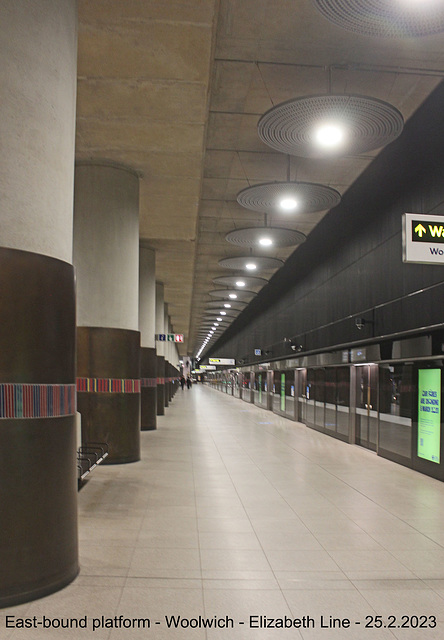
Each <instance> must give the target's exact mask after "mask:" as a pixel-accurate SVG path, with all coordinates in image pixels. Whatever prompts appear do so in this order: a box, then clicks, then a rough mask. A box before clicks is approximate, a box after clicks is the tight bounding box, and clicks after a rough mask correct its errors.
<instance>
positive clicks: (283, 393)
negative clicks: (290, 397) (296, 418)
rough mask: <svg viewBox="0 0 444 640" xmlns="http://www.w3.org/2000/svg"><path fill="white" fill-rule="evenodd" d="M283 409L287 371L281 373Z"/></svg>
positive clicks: (283, 405) (282, 406)
mask: <svg viewBox="0 0 444 640" xmlns="http://www.w3.org/2000/svg"><path fill="white" fill-rule="evenodd" d="M281 411H285V373H281Z"/></svg>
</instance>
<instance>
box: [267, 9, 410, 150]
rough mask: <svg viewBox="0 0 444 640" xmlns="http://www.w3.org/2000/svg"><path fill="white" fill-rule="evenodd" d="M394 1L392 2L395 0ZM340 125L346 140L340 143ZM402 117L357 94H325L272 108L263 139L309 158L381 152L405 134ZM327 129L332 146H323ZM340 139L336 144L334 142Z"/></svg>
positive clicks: (377, 101)
mask: <svg viewBox="0 0 444 640" xmlns="http://www.w3.org/2000/svg"><path fill="white" fill-rule="evenodd" d="M391 2H393V0H391ZM336 127H339V128H340V129H341V131H342V133H341V136H343V139H342V142H341V144H339V137H340V136H339V133H338V132H336V134H335V135H333V128H336ZM403 127H404V119H403V117H402V115H401V113H400V112H399V111H398V110H397V109H396V108H395V107H393V106H392V105H391V104H389V103H387V102H383V101H382V100H377V99H375V98H369V97H367V96H359V95H345V94H327V95H321V96H308V97H304V98H296V99H293V100H288V101H287V102H283V103H281V104H278V105H277V106H275V107H272V108H271V109H270V110H269V111H267V112H266V113H264V115H263V116H262V118H261V119H260V120H259V122H258V133H259V137H260V138H261V140H262V141H263V142H265V144H267V145H268V146H270V147H272V148H273V149H276V150H277V151H281V152H283V153H286V154H289V155H294V156H302V157H305V158H329V157H339V156H345V155H347V156H350V155H359V154H361V153H366V152H367V151H372V150H374V149H380V148H381V147H384V146H385V145H387V144H389V143H390V142H393V140H395V139H396V138H397V137H398V136H399V135H400V134H401V132H402V129H403ZM320 129H321V130H322V129H324V134H325V133H326V132H327V133H328V132H329V135H326V136H325V137H326V139H328V138H329V139H330V141H331V142H330V144H327V145H325V144H324V145H321V144H319V140H318V136H319V130H320ZM334 140H336V144H335V145H333V144H332V141H334Z"/></svg>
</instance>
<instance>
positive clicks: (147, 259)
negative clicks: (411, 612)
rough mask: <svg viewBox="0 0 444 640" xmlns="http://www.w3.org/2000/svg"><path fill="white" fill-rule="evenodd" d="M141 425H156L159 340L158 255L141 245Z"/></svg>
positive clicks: (149, 429) (145, 427)
mask: <svg viewBox="0 0 444 640" xmlns="http://www.w3.org/2000/svg"><path fill="white" fill-rule="evenodd" d="M139 295H140V305H139V326H140V340H141V349H140V383H141V397H140V400H141V429H142V431H152V430H153V429H156V427H157V419H156V415H157V358H156V343H155V339H154V335H155V333H156V255H155V252H154V251H153V249H149V248H146V247H143V246H141V247H140V271H139Z"/></svg>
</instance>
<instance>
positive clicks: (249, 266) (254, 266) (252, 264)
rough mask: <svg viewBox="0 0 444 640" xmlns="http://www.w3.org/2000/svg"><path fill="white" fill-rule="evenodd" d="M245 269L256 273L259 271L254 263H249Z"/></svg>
mask: <svg viewBox="0 0 444 640" xmlns="http://www.w3.org/2000/svg"><path fill="white" fill-rule="evenodd" d="M245 269H248V271H254V270H255V269H257V266H256V265H255V264H254V262H247V264H246V265H245Z"/></svg>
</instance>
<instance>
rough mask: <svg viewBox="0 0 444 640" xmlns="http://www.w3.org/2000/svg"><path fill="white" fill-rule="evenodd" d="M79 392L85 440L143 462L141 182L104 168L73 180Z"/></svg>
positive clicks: (120, 459)
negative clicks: (141, 435) (140, 317)
mask: <svg viewBox="0 0 444 640" xmlns="http://www.w3.org/2000/svg"><path fill="white" fill-rule="evenodd" d="M74 204H75V206H74V264H75V266H76V270H77V302H78V304H77V314H78V330H77V377H78V379H77V389H78V407H79V411H80V413H81V414H82V441H83V442H84V443H85V444H86V443H88V442H107V443H108V445H109V456H108V458H107V459H106V462H107V463H109V464H119V463H126V462H134V461H136V460H139V459H140V333H139V330H138V329H139V179H138V176H137V175H136V174H135V173H134V172H132V171H130V170H128V169H126V168H121V167H115V166H108V165H106V164H103V163H102V164H94V163H91V164H87V163H85V164H79V165H78V166H77V167H76V175H75V200H74Z"/></svg>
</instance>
